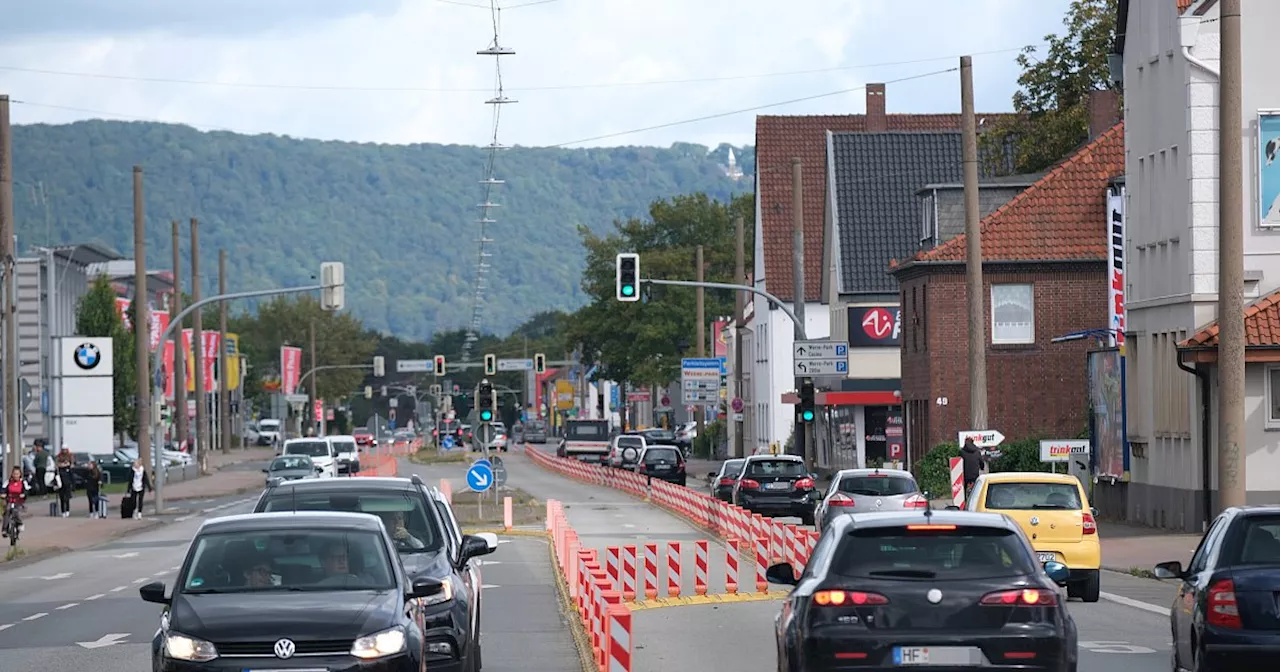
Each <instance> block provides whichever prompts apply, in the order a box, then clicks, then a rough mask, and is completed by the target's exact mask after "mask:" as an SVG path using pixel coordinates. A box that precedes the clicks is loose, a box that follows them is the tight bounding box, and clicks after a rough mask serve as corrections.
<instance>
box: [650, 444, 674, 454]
mask: <svg viewBox="0 0 1280 672" xmlns="http://www.w3.org/2000/svg"><path fill="white" fill-rule="evenodd" d="M654 448H670V449H671V450H674V451H676V452H679V451H680V446H673V445H671V444H669V443H646V444H645V446H644V449H645V450H652V449H654Z"/></svg>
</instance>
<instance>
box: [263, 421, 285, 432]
mask: <svg viewBox="0 0 1280 672" xmlns="http://www.w3.org/2000/svg"><path fill="white" fill-rule="evenodd" d="M258 428H259V429H265V430H268V431H275V430H277V429H280V421H279V420H263V421H262V422H259V423H258Z"/></svg>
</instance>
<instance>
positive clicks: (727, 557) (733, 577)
mask: <svg viewBox="0 0 1280 672" xmlns="http://www.w3.org/2000/svg"><path fill="white" fill-rule="evenodd" d="M724 592H726V593H728V594H730V595H736V594H737V593H738V540H737V539H730V540H729V541H728V542H727V544H726V548H725V552H724Z"/></svg>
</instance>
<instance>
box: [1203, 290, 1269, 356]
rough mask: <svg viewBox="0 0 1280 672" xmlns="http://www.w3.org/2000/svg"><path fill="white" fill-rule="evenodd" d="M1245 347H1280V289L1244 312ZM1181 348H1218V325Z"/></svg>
mask: <svg viewBox="0 0 1280 672" xmlns="http://www.w3.org/2000/svg"><path fill="white" fill-rule="evenodd" d="M1244 338H1245V346H1246V347H1250V348H1254V347H1266V346H1273V345H1280V289H1277V290H1276V291H1274V292H1272V293H1270V294H1268V295H1266V296H1264V297H1262V298H1261V299H1258V300H1257V301H1254V302H1253V304H1252V305H1250V306H1249V307H1248V308H1245V310H1244ZM1178 347H1179V348H1216V347H1218V323H1217V321H1214V322H1213V323H1212V324H1210V325H1209V326H1207V327H1205V328H1204V329H1201V330H1200V331H1198V332H1196V334H1195V335H1194V336H1192V337H1191V338H1188V339H1187V340H1185V341H1183V342H1181V343H1179V344H1178Z"/></svg>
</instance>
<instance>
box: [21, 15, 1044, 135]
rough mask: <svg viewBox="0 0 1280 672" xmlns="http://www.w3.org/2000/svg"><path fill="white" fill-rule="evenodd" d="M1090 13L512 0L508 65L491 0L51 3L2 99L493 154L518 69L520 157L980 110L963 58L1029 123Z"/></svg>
mask: <svg viewBox="0 0 1280 672" xmlns="http://www.w3.org/2000/svg"><path fill="white" fill-rule="evenodd" d="M1068 4H1069V0H895V1H894V2H884V1H883V0H792V1H790V2H778V1H777V0H500V2H498V5H499V6H500V7H503V8H504V9H502V11H501V12H499V15H500V19H501V20H500V24H499V27H498V31H497V32H498V35H499V43H500V44H501V46H503V47H506V48H510V49H513V50H515V54H514V55H510V56H503V57H500V58H498V59H495V58H494V57H491V56H479V55H476V51H478V50H481V49H485V48H486V47H488V46H489V45H490V44H491V43H492V42H493V38H494V32H495V30H494V21H493V12H492V11H491V10H490V6H489V0H183V1H182V2H174V0H111V1H110V2H103V1H102V0H39V1H38V2H23V3H18V5H17V6H16V7H14V8H12V9H11V10H10V11H8V12H7V13H6V16H5V19H4V21H3V22H0V93H8V94H9V95H10V96H11V97H12V98H13V99H14V101H15V104H14V106H13V111H12V117H13V122H14V123H18V124H23V123H36V122H45V123H67V122H72V121H77V120H82V119H91V118H104V119H122V120H146V121H166V122H173V123H183V124H189V125H191V126H195V127H197V128H201V129H206V130H213V129H221V130H231V131H237V132H242V133H251V134H256V133H276V134H282V135H290V136H293V137H305V138H318V139H325V140H344V141H353V142H377V143H395V144H409V143H421V142H432V143H446V144H466V145H485V144H489V142H490V141H491V137H492V136H493V120H492V108H493V107H494V106H493V105H487V104H486V103H485V101H486V100H488V99H491V98H493V97H494V95H495V94H494V90H495V83H496V81H497V79H498V78H497V76H496V72H495V70H496V69H495V64H494V61H495V60H500V61H501V82H502V85H503V89H504V92H505V96H506V97H507V98H509V99H513V100H515V101H516V102H514V103H511V104H505V105H501V106H499V107H501V113H502V114H501V118H500V121H499V123H498V127H497V135H498V139H499V142H500V143H501V144H504V145H522V146H550V145H556V146H571V147H585V146H615V145H658V146H668V145H670V144H671V143H673V142H696V143H700V144H704V145H708V146H716V145H718V144H720V143H722V142H727V143H731V144H733V145H737V146H741V145H749V144H753V140H754V119H755V115H757V114H842V113H860V112H862V111H863V109H864V100H865V94H864V92H863V91H862V90H861V88H860V87H862V86H863V85H865V84H866V83H868V82H885V83H886V84H887V91H886V103H887V107H888V111H889V112H890V113H894V112H955V111H958V110H959V107H960V94H959V88H960V85H959V75H958V73H957V72H955V71H952V72H942V73H941V74H931V73H938V72H939V71H945V70H954V69H955V68H956V67H957V65H958V61H959V56H960V55H962V54H971V55H973V57H974V81H975V98H976V105H977V108H978V111H979V112H1001V111H1007V110H1010V109H1011V103H1010V97H1011V96H1012V94H1013V92H1014V91H1015V89H1016V87H1017V83H1016V79H1017V76H1018V72H1019V69H1018V67H1017V65H1016V64H1015V63H1014V58H1015V56H1016V55H1017V51H1018V50H1019V49H1020V48H1021V47H1024V46H1026V45H1040V44H1042V43H1043V38H1044V36H1045V35H1046V34H1049V33H1057V32H1060V31H1061V30H1062V17H1063V15H1064V14H1065V11H1066V9H1067V5H1068ZM909 78H910V79H909ZM895 80H905V81H895ZM824 94H831V95H824ZM801 99H807V100H801ZM786 101H799V102H793V103H790V104H778V103H785V102H786ZM765 106H768V107H765ZM654 127H657V128H654ZM643 129H649V130H643Z"/></svg>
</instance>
